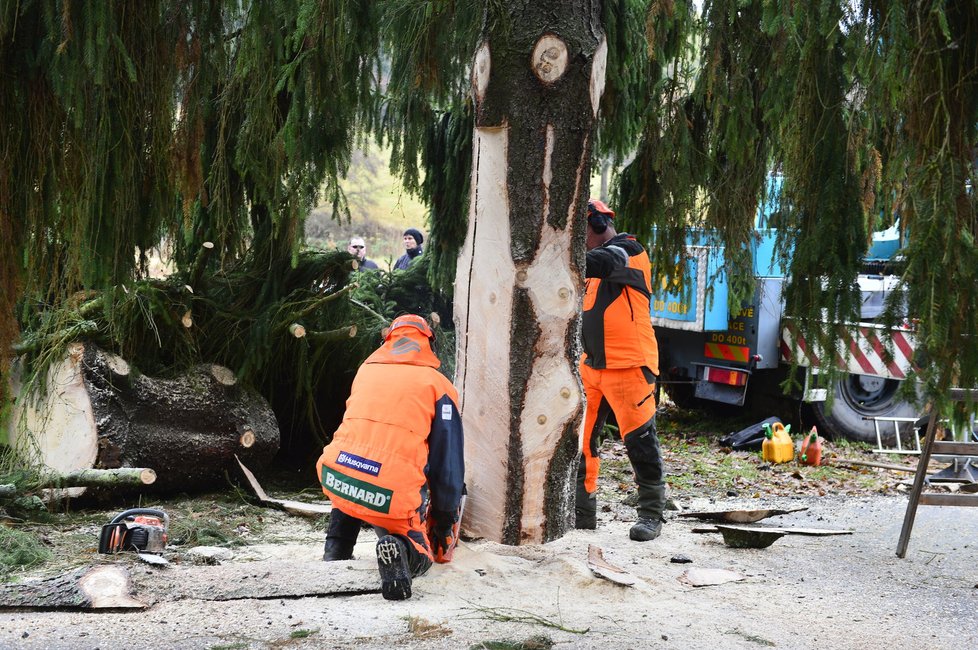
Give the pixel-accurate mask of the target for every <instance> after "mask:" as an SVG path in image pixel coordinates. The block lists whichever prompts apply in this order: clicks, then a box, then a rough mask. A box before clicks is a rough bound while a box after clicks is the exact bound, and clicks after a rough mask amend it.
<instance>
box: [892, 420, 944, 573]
mask: <svg viewBox="0 0 978 650" xmlns="http://www.w3.org/2000/svg"><path fill="white" fill-rule="evenodd" d="M936 431H937V413H936V412H935V411H934V409H933V407H931V408H930V417H928V418H927V435H926V437H925V439H924V446H923V448H922V449H921V450H920V458H919V459H918V460H917V472H916V473H915V474H914V477H913V487H912V488H910V499H909V500H908V501H907V511H906V512H905V513H904V515H903V526H902V527H901V528H900V540H899V541H898V542H897V552H896V554H897V557H900V558H902V557H906V556H907V546H908V545H909V544H910V531H911V530H913V522H914V519H915V518H916V517H917V505H918V504H919V503H920V492H921V490H923V488H924V479H925V478H927V465H928V464H930V452H931V449H932V448H933V446H934V436H935V433H936Z"/></svg>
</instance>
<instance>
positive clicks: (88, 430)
mask: <svg viewBox="0 0 978 650" xmlns="http://www.w3.org/2000/svg"><path fill="white" fill-rule="evenodd" d="M21 392H23V391H22V390H21ZM12 422H13V424H14V426H13V427H12V430H13V432H14V440H15V444H16V446H17V447H18V449H20V450H21V452H23V453H24V454H25V455H26V456H27V457H28V458H31V459H33V460H34V461H36V462H37V463H38V464H39V465H40V466H42V467H43V468H44V469H43V470H42V471H46V472H51V473H54V474H55V475H59V476H63V475H68V474H70V473H72V472H74V471H76V470H88V469H99V470H105V469H117V468H129V469H131V468H150V469H152V470H155V472H156V474H157V480H156V481H155V482H152V483H150V484H146V483H139V484H138V489H140V490H141V491H146V490H147V489H148V488H149V487H150V486H152V489H153V490H154V491H170V490H175V489H179V490H190V489H200V488H204V487H208V486H212V485H217V484H220V483H222V482H223V481H224V472H225V471H226V470H230V471H233V470H234V468H235V466H236V465H235V461H234V455H235V454H240V455H241V456H242V459H244V460H246V461H247V462H248V463H249V464H251V465H252V466H255V467H261V466H264V464H265V463H267V462H268V461H270V460H271V458H272V457H273V456H274V455H275V453H276V452H277V451H278V445H279V431H278V425H277V423H276V420H275V415H274V414H273V413H272V410H271V408H270V407H269V406H268V404H267V402H266V401H265V400H264V399H263V398H262V397H261V396H260V395H258V394H257V393H256V392H254V391H252V390H248V389H245V388H243V387H242V386H240V385H239V384H238V383H237V381H236V380H235V376H234V373H233V372H231V371H230V370H229V369H227V368H224V367H222V366H216V365H201V366H198V367H197V368H195V369H193V370H192V371H191V372H189V373H187V374H186V375H183V376H181V377H178V378H176V379H153V378H150V377H145V376H141V375H138V373H130V372H129V366H128V364H126V363H125V362H124V361H123V360H122V359H119V358H118V357H116V356H115V355H110V354H107V353H105V352H103V351H102V350H99V349H98V348H97V347H95V346H93V345H88V344H82V343H75V344H73V345H71V346H70V347H69V350H68V355H67V357H66V358H65V359H64V360H63V361H62V362H61V363H58V364H55V365H54V366H52V368H51V370H50V371H49V373H48V379H47V392H46V393H45V394H44V395H43V396H41V397H39V398H36V399H34V398H30V397H27V396H25V395H23V394H21V396H20V398H19V399H18V400H17V405H16V408H15V409H14V418H13V420H12ZM246 443H247V444H246ZM133 471H137V473H138V472H141V471H142V470H133ZM147 476H148V475H147ZM144 478H145V477H144ZM72 494H78V492H77V491H72Z"/></svg>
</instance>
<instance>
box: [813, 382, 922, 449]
mask: <svg viewBox="0 0 978 650" xmlns="http://www.w3.org/2000/svg"><path fill="white" fill-rule="evenodd" d="M900 384H901V382H899V381H897V380H895V379H884V378H882V377H873V376H871V375H846V376H845V377H843V378H842V379H840V380H839V381H836V382H835V384H834V386H833V387H832V391H833V393H834V395H835V399H834V401H833V403H832V408H831V410H829V409H828V408H827V407H826V402H813V403H812V410H813V411H814V415H815V421H816V423H817V424H818V428H819V431H820V432H821V433H822V435H825V436H827V437H829V438H846V439H848V440H853V441H856V442H868V443H872V444H875V443H876V427H875V425H874V422H873V420H872V418H874V417H877V418H897V417H899V418H904V417H905V418H917V417H919V416H920V413H918V411H917V408H916V407H915V406H914V405H913V404H910V403H909V402H905V401H904V400H903V398H902V397H901V396H900V395H899V394H898V393H899V390H900ZM897 429H899V431H900V435H901V438H906V437H908V436H909V435H912V433H913V422H905V423H900V424H899V425H898V427H897ZM880 433H881V434H882V436H883V442H884V443H885V444H893V443H894V442H895V438H894V427H893V423H892V422H885V421H884V422H880Z"/></svg>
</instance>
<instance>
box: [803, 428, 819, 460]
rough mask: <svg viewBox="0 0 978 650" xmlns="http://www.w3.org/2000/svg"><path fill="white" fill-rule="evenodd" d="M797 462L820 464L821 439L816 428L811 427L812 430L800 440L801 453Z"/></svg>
mask: <svg viewBox="0 0 978 650" xmlns="http://www.w3.org/2000/svg"><path fill="white" fill-rule="evenodd" d="M798 462H799V463H801V464H802V465H811V466H813V467H818V466H819V465H821V464H822V439H821V438H819V437H818V429H816V428H815V427H812V432H811V433H809V434H808V435H807V436H805V438H804V440H802V442H801V453H800V454H799V455H798Z"/></svg>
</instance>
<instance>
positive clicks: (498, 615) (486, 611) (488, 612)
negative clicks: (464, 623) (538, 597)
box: [461, 605, 591, 634]
mask: <svg viewBox="0 0 978 650" xmlns="http://www.w3.org/2000/svg"><path fill="white" fill-rule="evenodd" d="M464 609H467V610H469V612H471V614H463V615H462V617H461V618H481V619H485V620H489V621H498V622H500V623H506V622H509V623H530V624H532V625H542V626H543V627H551V628H553V629H555V630H560V631H561V632H571V633H573V634H587V633H588V632H590V631H591V628H589V627H588V628H585V629H583V630H575V629H574V628H571V627H565V626H564V625H562V624H560V623H554V622H553V621H551V620H550V619H547V618H544V617H543V616H540V615H539V614H534V613H533V612H529V611H527V610H525V609H515V608H513V607H482V606H481V605H474V606H472V607H466V608H464Z"/></svg>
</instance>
